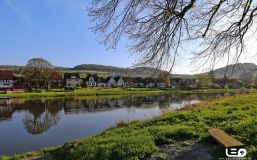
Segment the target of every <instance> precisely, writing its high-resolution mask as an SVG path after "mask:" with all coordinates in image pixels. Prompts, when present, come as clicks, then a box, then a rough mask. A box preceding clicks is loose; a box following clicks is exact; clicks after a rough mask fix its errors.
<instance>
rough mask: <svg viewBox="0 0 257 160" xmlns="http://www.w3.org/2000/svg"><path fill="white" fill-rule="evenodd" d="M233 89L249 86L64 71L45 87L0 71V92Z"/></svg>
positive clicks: (234, 81) (235, 81)
mask: <svg viewBox="0 0 257 160" xmlns="http://www.w3.org/2000/svg"><path fill="white" fill-rule="evenodd" d="M226 84H227V86H228V87H229V88H231V89H241V88H242V87H246V88H249V87H250V86H249V85H247V84H244V83H243V82H242V81H240V80H238V79H228V80H227V81H224V79H214V78H213V79H210V78H208V77H206V76H205V77H203V76H199V78H188V79H186V78H168V79H167V78H166V79H165V78H160V77H157V78H151V77H146V78H143V77H125V76H124V77H123V76H120V75H117V74H113V75H111V76H107V77H101V76H98V75H97V74H88V75H86V76H85V77H83V78H82V77H81V76H80V74H79V73H63V74H56V75H55V76H54V78H53V79H52V80H51V81H50V84H48V86H46V83H45V81H44V80H40V79H38V78H31V79H28V78H24V77H23V76H15V74H13V72H12V71H11V70H0V91H1V92H3V93H4V92H24V91H25V90H30V91H32V88H34V89H36V90H37V89H39V88H41V89H49V88H59V89H60V88H63V89H64V90H74V89H78V88H85V87H100V88H107V87H109V88H110V87H111V88H115V87H120V88H159V89H167V88H170V89H204V88H213V89H221V88H224V86H225V85H226Z"/></svg>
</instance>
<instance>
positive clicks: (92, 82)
mask: <svg viewBox="0 0 257 160" xmlns="http://www.w3.org/2000/svg"><path fill="white" fill-rule="evenodd" d="M97 79H98V77H97V76H96V75H88V76H87V77H86V84H87V87H96V86H97Z"/></svg>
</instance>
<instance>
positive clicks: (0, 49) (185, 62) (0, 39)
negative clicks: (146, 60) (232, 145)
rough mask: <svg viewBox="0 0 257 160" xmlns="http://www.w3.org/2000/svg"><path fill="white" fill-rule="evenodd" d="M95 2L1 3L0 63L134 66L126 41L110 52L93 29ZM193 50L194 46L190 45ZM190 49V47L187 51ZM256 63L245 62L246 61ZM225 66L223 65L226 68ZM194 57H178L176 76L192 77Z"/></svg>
mask: <svg viewBox="0 0 257 160" xmlns="http://www.w3.org/2000/svg"><path fill="white" fill-rule="evenodd" d="M90 2H91V0H0V11H1V12H0V55H1V58H0V64H2V65H25V64H26V62H27V61H28V60H29V59H30V58H35V57H40V58H45V59H47V60H49V61H50V62H51V63H52V64H53V65H56V66H63V67H73V66H75V65H78V64H102V65H113V66H119V67H131V66H132V65H133V64H134V62H135V60H136V57H132V56H131V55H130V53H129V52H128V51H127V49H126V47H125V46H126V45H127V44H126V43H125V42H126V41H125V40H124V41H123V42H122V43H120V45H119V46H118V48H117V49H116V50H106V47H105V46H103V45H100V44H99V43H98V41H97V39H98V38H97V35H95V34H94V33H92V31H91V30H90V29H89V28H90V27H91V26H92V25H93V24H92V23H90V19H89V17H88V15H87V11H86V8H87V7H89V5H90ZM188 46H189V47H194V46H190V44H189V45H188ZM187 49H188V50H190V48H187ZM253 61H254V62H255V61H256V58H255V59H254V60H253V58H251V60H243V61H242V62H253ZM224 65H225V63H221V65H220V66H219V67H221V66H224ZM196 69H198V68H197V67H196V68H194V66H193V65H190V55H188V54H183V55H181V56H180V57H178V59H177V61H176V65H175V68H174V70H173V71H174V73H184V74H192V73H196V72H201V71H203V70H196Z"/></svg>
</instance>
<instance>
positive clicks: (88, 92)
mask: <svg viewBox="0 0 257 160" xmlns="http://www.w3.org/2000/svg"><path fill="white" fill-rule="evenodd" d="M241 92H242V90H240V89H231V90H229V93H231V94H233V93H241ZM243 92H249V93H254V92H257V90H255V89H248V90H245V91H243ZM201 93H220V94H224V90H223V89H201V90H176V89H155V88H154V89H152V88H131V89H128V88H82V89H78V90H75V91H63V90H54V91H47V92H24V93H11V94H0V99H14V98H45V97H83V96H108V95H159V94H201Z"/></svg>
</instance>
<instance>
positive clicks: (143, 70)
mask: <svg viewBox="0 0 257 160" xmlns="http://www.w3.org/2000/svg"><path fill="white" fill-rule="evenodd" d="M23 68H24V66H15V65H0V70H12V71H13V72H14V73H20V71H21V70H22V69H23ZM57 68H58V69H60V70H61V71H62V72H79V73H80V74H81V76H82V77H84V76H86V75H87V74H98V75H100V76H108V75H112V74H119V75H122V76H130V77H156V76H157V75H158V70H156V69H154V68H150V67H136V68H122V67H115V66H106V65H97V64H82V65H77V66H75V67H73V68H67V67H66V68H65V67H57ZM225 71H226V67H222V68H218V69H216V70H214V71H213V73H214V76H215V77H216V78H223V77H224V74H225ZM243 73H252V74H253V75H254V76H257V65H256V64H254V63H238V64H236V65H229V66H227V75H228V76H229V78H239V77H240V75H241V74H243ZM173 77H180V78H193V77H195V76H194V75H183V74H175V75H173Z"/></svg>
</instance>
